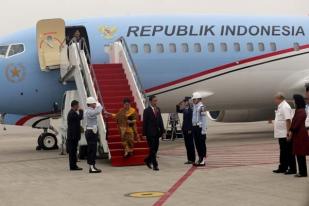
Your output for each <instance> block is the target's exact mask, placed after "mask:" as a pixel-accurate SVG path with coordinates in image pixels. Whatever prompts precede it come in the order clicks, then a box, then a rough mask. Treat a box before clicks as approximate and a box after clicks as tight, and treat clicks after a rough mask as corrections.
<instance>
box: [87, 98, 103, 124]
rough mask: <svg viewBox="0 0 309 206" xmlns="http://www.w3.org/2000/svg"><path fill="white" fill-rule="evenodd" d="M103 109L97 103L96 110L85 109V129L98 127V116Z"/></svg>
mask: <svg viewBox="0 0 309 206" xmlns="http://www.w3.org/2000/svg"><path fill="white" fill-rule="evenodd" d="M102 110H103V107H102V105H101V104H100V103H97V106H96V108H91V107H87V109H86V111H85V119H86V126H87V128H94V127H97V126H98V118H97V117H98V115H99V114H101V113H102Z"/></svg>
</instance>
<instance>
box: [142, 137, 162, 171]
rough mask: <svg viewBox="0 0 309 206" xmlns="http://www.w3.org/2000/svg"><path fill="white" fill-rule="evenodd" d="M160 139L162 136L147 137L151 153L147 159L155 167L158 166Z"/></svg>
mask: <svg viewBox="0 0 309 206" xmlns="http://www.w3.org/2000/svg"><path fill="white" fill-rule="evenodd" d="M159 139H160V137H147V143H148V147H149V154H148V157H147V158H146V159H145V161H146V162H148V163H151V164H152V165H153V167H158V161H157V153H158V149H159Z"/></svg>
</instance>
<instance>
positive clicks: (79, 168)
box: [70, 167, 83, 171]
mask: <svg viewBox="0 0 309 206" xmlns="http://www.w3.org/2000/svg"><path fill="white" fill-rule="evenodd" d="M70 170H71V171H77V170H83V168H81V167H74V168H70Z"/></svg>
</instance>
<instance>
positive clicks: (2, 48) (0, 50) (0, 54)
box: [0, 46, 9, 57]
mask: <svg viewBox="0 0 309 206" xmlns="http://www.w3.org/2000/svg"><path fill="white" fill-rule="evenodd" d="M8 48H9V46H0V57H5V55H6V52H7V50H8Z"/></svg>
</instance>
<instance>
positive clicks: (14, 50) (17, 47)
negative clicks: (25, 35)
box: [8, 44, 25, 57]
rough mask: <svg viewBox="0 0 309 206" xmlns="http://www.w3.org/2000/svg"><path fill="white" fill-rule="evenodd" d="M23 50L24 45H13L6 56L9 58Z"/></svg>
mask: <svg viewBox="0 0 309 206" xmlns="http://www.w3.org/2000/svg"><path fill="white" fill-rule="evenodd" d="M24 50H25V49H24V45H23V44H13V45H11V47H10V51H9V55H8V56H9V57H10V56H13V55H16V54H19V53H22V52H23V51H24Z"/></svg>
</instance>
